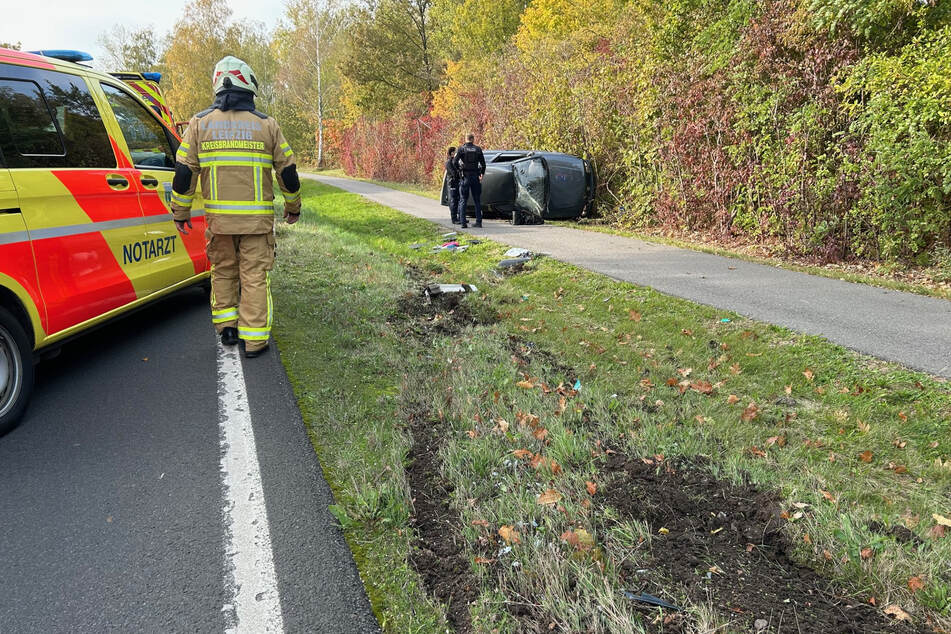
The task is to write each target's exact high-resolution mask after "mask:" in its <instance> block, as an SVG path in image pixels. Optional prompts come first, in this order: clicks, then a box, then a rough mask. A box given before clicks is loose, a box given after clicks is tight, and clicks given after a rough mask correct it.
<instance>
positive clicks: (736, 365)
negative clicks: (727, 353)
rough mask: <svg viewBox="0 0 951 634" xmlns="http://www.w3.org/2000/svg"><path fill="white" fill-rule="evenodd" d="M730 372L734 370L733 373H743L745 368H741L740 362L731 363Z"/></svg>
mask: <svg viewBox="0 0 951 634" xmlns="http://www.w3.org/2000/svg"><path fill="white" fill-rule="evenodd" d="M730 372H732V373H733V374H743V370H741V369H740V364H739V363H734V364H733V365H731V366H730Z"/></svg>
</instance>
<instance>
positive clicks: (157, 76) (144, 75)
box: [142, 73, 162, 84]
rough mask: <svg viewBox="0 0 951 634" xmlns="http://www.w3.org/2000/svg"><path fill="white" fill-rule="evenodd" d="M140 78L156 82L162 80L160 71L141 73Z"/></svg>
mask: <svg viewBox="0 0 951 634" xmlns="http://www.w3.org/2000/svg"><path fill="white" fill-rule="evenodd" d="M142 79H145V80H146V81H154V82H155V83H156V84H157V83H159V82H160V81H162V73H142Z"/></svg>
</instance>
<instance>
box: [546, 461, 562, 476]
mask: <svg viewBox="0 0 951 634" xmlns="http://www.w3.org/2000/svg"><path fill="white" fill-rule="evenodd" d="M549 467H550V468H551V474H552V475H559V474H561V465H560V464H558V463H557V462H555V461H554V460H552V461H551V464H550V465H549Z"/></svg>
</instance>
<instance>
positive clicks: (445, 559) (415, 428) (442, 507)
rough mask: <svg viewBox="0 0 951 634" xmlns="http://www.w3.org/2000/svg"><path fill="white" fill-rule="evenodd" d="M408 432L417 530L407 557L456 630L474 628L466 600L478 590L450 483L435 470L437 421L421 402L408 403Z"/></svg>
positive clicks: (408, 473) (463, 631)
mask: <svg viewBox="0 0 951 634" xmlns="http://www.w3.org/2000/svg"><path fill="white" fill-rule="evenodd" d="M407 419H408V420H407V422H408V423H409V426H410V431H411V433H412V435H413V447H412V448H411V449H410V452H409V460H410V463H409V466H408V467H407V469H406V477H407V480H408V481H409V487H410V494H411V496H412V500H413V517H412V518H411V519H410V523H411V525H412V526H413V528H415V530H416V536H417V538H416V542H415V543H414V544H413V550H412V554H411V556H410V557H411V561H412V564H413V566H414V567H415V568H416V571H417V572H418V573H419V574H420V576H421V577H422V578H423V581H424V583H425V584H426V588H427V589H428V590H429V592H430V594H432V595H433V596H435V597H436V598H437V599H438V600H439V601H440V602H442V603H443V604H444V605H446V616H447V617H448V619H449V623H450V624H451V625H452V627H453V629H454V631H455V632H457V633H461V634H466V633H468V632H472V631H474V630H473V629H472V621H471V619H470V617H469V604H470V603H471V602H472V601H474V600H475V599H476V598H477V597H478V595H479V580H478V579H477V578H476V577H475V576H474V575H473V574H472V572H471V570H470V567H469V560H468V558H467V556H466V554H465V552H466V551H465V544H464V543H463V541H462V539H461V537H459V535H460V534H461V531H460V526H459V525H458V524H459V515H458V513H456V512H454V511H453V510H452V508H450V506H449V502H448V500H449V497H450V494H451V493H452V486H451V485H450V484H449V483H448V482H446V481H445V480H444V479H443V478H442V476H441V475H440V473H439V442H440V436H441V434H440V432H439V429H440V424H439V421H438V420H433V417H432V416H431V415H430V413H429V412H428V411H427V410H426V409H425V408H423V407H415V408H410V411H409V412H408V416H407Z"/></svg>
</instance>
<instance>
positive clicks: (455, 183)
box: [446, 146, 466, 225]
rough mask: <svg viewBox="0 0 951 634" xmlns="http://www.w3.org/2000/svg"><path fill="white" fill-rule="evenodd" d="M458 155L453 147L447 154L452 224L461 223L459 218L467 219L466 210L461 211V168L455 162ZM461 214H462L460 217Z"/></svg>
mask: <svg viewBox="0 0 951 634" xmlns="http://www.w3.org/2000/svg"><path fill="white" fill-rule="evenodd" d="M455 155H456V147H455V146H452V147H450V148H449V151H448V152H447V153H446V184H447V186H448V187H449V215H450V216H452V224H454V225H457V224H459V223H460V220H459V218H460V217H462V218H464V217H465V213H466V211H465V208H463V209H462V211H461V212H460V211H459V176H460V173H459V166H458V165H456V162H455V161H454V160H453V157H455ZM460 213H461V214H462V215H461V216H460Z"/></svg>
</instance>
